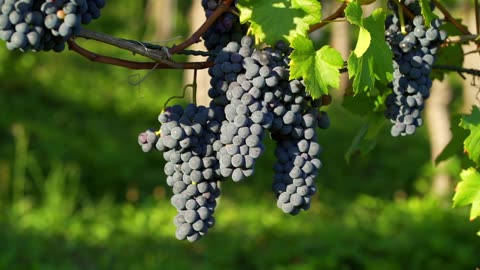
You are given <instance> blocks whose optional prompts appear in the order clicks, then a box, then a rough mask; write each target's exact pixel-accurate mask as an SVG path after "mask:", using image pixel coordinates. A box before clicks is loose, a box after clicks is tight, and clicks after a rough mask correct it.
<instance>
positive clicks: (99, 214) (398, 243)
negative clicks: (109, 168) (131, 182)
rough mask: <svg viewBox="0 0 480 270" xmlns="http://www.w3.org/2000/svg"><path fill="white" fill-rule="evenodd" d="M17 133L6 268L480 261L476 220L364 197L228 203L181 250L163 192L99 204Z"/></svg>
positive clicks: (427, 203) (5, 233) (1, 250)
mask: <svg viewBox="0 0 480 270" xmlns="http://www.w3.org/2000/svg"><path fill="white" fill-rule="evenodd" d="M15 136H16V137H15V138H16V144H15V145H16V149H17V151H16V153H17V155H16V156H15V163H14V164H16V166H18V167H16V169H15V170H14V171H15V173H14V174H13V175H12V177H15V179H17V181H18V179H22V185H20V186H17V187H16V188H13V187H12V188H11V189H4V193H3V194H0V198H2V205H1V206H0V210H1V214H0V226H1V227H2V230H0V241H1V243H2V245H1V246H0V269H42V270H44V269H60V270H63V269H65V270H67V269H68V270H70V269H72V270H73V269H192V268H195V269H279V270H281V269H299V270H300V269H422V270H423V269H439V268H441V269H456V270H457V269H474V267H477V266H479V265H480V260H479V258H478V256H477V255H478V253H479V252H480V245H479V244H478V239H477V238H475V237H474V233H475V229H476V228H477V227H478V225H476V224H474V223H470V222H468V221H467V216H468V213H467V212H465V211H458V210H452V209H451V208H450V207H449V206H448V205H447V206H445V204H444V203H442V201H439V200H437V199H433V198H430V197H428V196H424V197H419V196H411V197H409V198H406V199H398V200H394V201H392V200H389V199H381V198H378V197H374V196H371V195H367V194H362V193H358V194H356V195H355V196H353V197H352V198H351V199H350V200H348V201H343V202H342V203H341V204H332V203H331V202H333V201H335V200H334V198H331V197H329V196H328V195H326V196H316V197H315V198H314V200H313V204H312V208H311V209H310V210H309V211H308V212H304V213H301V214H300V215H298V216H295V217H293V216H289V215H285V214H283V213H282V212H281V211H280V210H279V209H277V208H276V206H275V201H274V199H273V196H271V195H265V194H261V196H255V195H253V194H252V193H250V195H244V196H223V197H221V200H220V203H219V205H218V207H217V209H218V210H217V212H216V214H215V217H216V220H217V224H216V225H215V227H214V228H213V229H211V230H210V231H209V233H208V235H207V236H206V237H205V238H204V239H202V240H201V241H199V242H197V243H193V244H192V243H185V242H180V241H178V240H176V239H175V237H174V232H175V227H174V225H173V223H172V219H173V217H174V216H175V210H174V208H173V207H172V206H171V205H170V202H169V199H168V196H166V195H165V191H164V190H162V189H161V188H159V190H157V191H156V196H145V198H144V199H142V200H140V201H138V202H132V201H130V202H129V201H124V202H116V201H115V200H113V199H112V198H111V197H109V196H104V197H101V198H97V199H93V198H92V197H91V196H89V195H88V194H87V192H85V190H84V189H83V188H82V185H81V182H80V181H79V179H80V177H79V175H80V174H79V169H78V168H77V167H75V166H71V165H65V164H61V163H57V164H55V165H53V166H52V167H51V168H52V169H51V170H50V171H49V172H48V173H47V174H42V173H41V171H39V167H38V161H36V160H37V158H36V157H35V156H34V155H32V154H31V153H29V152H28V150H27V145H28V139H27V135H26V134H25V132H24V130H23V128H22V127H21V126H17V127H16V128H15ZM18 164H19V165H18ZM0 182H3V183H13V182H12V181H11V179H7V180H5V179H3V180H2V181H0ZM226 187H227V190H228V189H230V188H231V187H230V186H229V185H227V186H226ZM5 190H7V191H6V192H5ZM12 193H16V194H12ZM6 198H10V199H6ZM131 198H134V199H135V198H136V197H135V196H131ZM336 202H339V200H338V198H337V200H336Z"/></svg>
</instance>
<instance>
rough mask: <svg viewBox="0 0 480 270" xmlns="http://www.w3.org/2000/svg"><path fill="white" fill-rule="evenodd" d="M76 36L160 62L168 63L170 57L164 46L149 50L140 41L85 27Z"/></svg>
mask: <svg viewBox="0 0 480 270" xmlns="http://www.w3.org/2000/svg"><path fill="white" fill-rule="evenodd" d="M77 37H82V38H86V39H92V40H95V41H100V42H102V43H105V44H108V45H111V46H114V47H117V48H120V49H124V50H128V51H131V52H133V53H136V54H139V55H143V56H145V57H147V58H150V59H152V60H154V61H155V62H159V63H161V64H169V63H168V62H169V60H170V58H171V55H169V54H168V51H167V49H165V47H161V48H162V49H158V50H150V49H148V48H147V47H146V46H145V45H143V43H142V42H136V43H135V42H132V41H129V40H125V39H121V38H117V37H112V36H110V35H107V34H103V33H99V32H95V31H91V30H87V29H82V30H81V31H80V33H79V34H78V35H77Z"/></svg>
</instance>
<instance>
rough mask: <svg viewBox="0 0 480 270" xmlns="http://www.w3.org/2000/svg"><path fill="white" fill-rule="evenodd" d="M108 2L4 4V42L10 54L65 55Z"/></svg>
mask: <svg viewBox="0 0 480 270" xmlns="http://www.w3.org/2000/svg"><path fill="white" fill-rule="evenodd" d="M104 6H105V0H40V1H37V0H0V39H2V40H4V41H6V46H7V48H8V49H9V50H15V49H20V50H21V51H42V50H44V51H50V50H53V51H55V52H61V51H63V50H64V49H65V42H66V40H67V39H68V38H69V37H70V36H72V35H75V34H78V32H79V31H80V30H81V25H82V24H88V23H90V21H92V19H97V18H99V17H100V9H101V8H103V7H104Z"/></svg>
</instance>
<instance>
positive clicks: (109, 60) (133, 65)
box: [67, 39, 213, 70]
mask: <svg viewBox="0 0 480 270" xmlns="http://www.w3.org/2000/svg"><path fill="white" fill-rule="evenodd" d="M67 43H68V49H69V50H71V51H74V52H76V53H78V54H79V55H81V56H83V57H85V58H87V59H89V60H90V61H92V62H97V63H102V64H108V65H113V66H119V67H125V68H129V69H135V70H140V69H205V68H209V67H211V66H212V65H213V63H211V62H190V63H181V62H169V63H168V64H164V63H160V62H135V61H129V60H124V59H119V58H114V57H109V56H104V55H100V54H97V53H94V52H91V51H89V50H87V49H85V48H83V47H81V46H80V45H78V44H77V43H76V42H75V41H74V40H73V39H69V40H68V41H67Z"/></svg>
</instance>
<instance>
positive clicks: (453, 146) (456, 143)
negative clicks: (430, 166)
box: [435, 115, 469, 164]
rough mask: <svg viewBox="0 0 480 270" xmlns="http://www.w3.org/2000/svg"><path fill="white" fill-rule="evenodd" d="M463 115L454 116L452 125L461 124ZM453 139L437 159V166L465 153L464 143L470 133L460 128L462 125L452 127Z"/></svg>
mask: <svg viewBox="0 0 480 270" xmlns="http://www.w3.org/2000/svg"><path fill="white" fill-rule="evenodd" d="M460 119H461V115H454V116H452V118H451V120H450V122H451V123H460ZM450 130H451V132H452V139H451V140H450V142H448V144H447V146H445V148H444V149H443V150H442V152H441V153H440V155H438V156H437V157H436V158H435V164H438V163H440V162H441V161H444V160H447V159H448V158H450V157H451V156H454V155H457V154H461V153H463V142H464V141H465V139H466V138H467V137H468V133H469V132H468V131H467V130H465V129H463V128H462V127H460V125H452V126H451V127H450Z"/></svg>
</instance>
